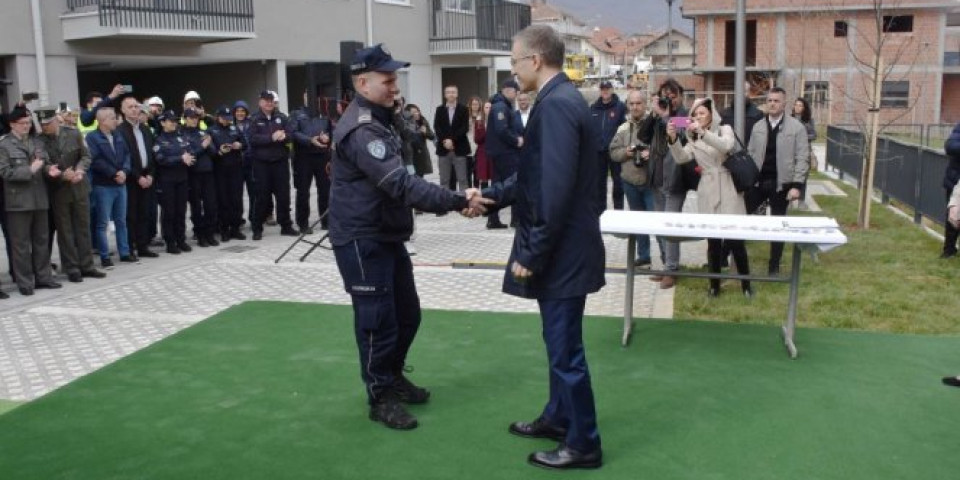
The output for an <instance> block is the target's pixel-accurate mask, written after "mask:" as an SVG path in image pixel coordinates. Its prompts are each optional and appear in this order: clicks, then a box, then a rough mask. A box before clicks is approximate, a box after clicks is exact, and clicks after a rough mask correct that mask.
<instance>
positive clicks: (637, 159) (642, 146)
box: [630, 142, 650, 167]
mask: <svg viewBox="0 0 960 480" xmlns="http://www.w3.org/2000/svg"><path fill="white" fill-rule="evenodd" d="M630 149H631V150H633V165H634V166H635V167H642V166H643V162H645V161H646V160H644V159H643V157H642V156H640V154H641V153H643V152H644V151H645V150H649V149H650V145H647V144H646V143H643V142H640V143H638V144H636V145H633V146H631V147H630Z"/></svg>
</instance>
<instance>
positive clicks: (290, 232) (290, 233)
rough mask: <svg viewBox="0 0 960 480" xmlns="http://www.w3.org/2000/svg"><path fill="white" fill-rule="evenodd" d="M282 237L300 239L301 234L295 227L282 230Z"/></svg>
mask: <svg viewBox="0 0 960 480" xmlns="http://www.w3.org/2000/svg"><path fill="white" fill-rule="evenodd" d="M280 235H281V236H284V237H299V236H300V232H298V231H297V229H296V228H293V227H283V228H281V229H280Z"/></svg>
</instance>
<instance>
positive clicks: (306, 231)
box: [300, 227, 313, 235]
mask: <svg viewBox="0 0 960 480" xmlns="http://www.w3.org/2000/svg"><path fill="white" fill-rule="evenodd" d="M300 233H302V234H304V235H313V229H312V228H310V227H300Z"/></svg>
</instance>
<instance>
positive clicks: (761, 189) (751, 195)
mask: <svg viewBox="0 0 960 480" xmlns="http://www.w3.org/2000/svg"><path fill="white" fill-rule="evenodd" d="M744 200H745V201H746V204H747V213H751V214H752V213H753V212H755V211H757V208H760V205H761V204H762V203H763V202H764V201H765V200H768V201H769V202H770V214H771V215H774V216H786V214H787V205H789V203H790V202H788V201H787V189H783V190H781V191H779V192H778V191H777V180H776V179H775V178H761V179H760V183H759V184H757V185H755V186H753V187H751V188H750V190H747V193H746V195H744ZM782 256H783V242H771V243H770V263H769V266H768V269H769V270H775V269H779V268H780V257H782ZM734 260H736V259H734ZM737 268H740V267H739V266H738V267H737Z"/></svg>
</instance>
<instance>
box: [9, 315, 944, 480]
mask: <svg viewBox="0 0 960 480" xmlns="http://www.w3.org/2000/svg"><path fill="white" fill-rule="evenodd" d="M585 336H586V343H587V348H588V356H589V359H590V365H591V367H592V371H593V376H594V387H595V390H596V394H597V407H598V412H599V421H600V427H601V434H602V437H603V442H604V454H605V460H606V464H605V466H604V467H603V469H601V470H600V471H596V472H569V473H563V474H562V475H563V476H564V478H603V479H631V480H632V479H637V478H643V479H657V480H663V479H738V480H739V479H752V478H756V479H794V478H795V479H844V480H847V479H871V480H874V479H881V478H882V479H886V478H917V479H921V478H922V479H945V478H956V475H957V472H958V471H960V457H958V455H957V454H956V447H957V445H958V444H960V415H958V414H957V413H958V409H960V389H956V388H948V387H944V386H942V385H940V376H942V375H946V374H954V373H960V355H957V352H958V351H960V339H958V338H956V337H925V336H911V335H887V334H874V333H858V332H849V331H830V330H801V331H799V333H798V336H797V341H798V344H799V346H800V349H801V358H800V359H798V360H795V361H791V360H789V359H788V358H787V356H786V354H785V353H784V350H783V348H782V346H781V345H780V343H779V340H778V334H777V329H776V328H773V327H767V326H757V325H731V324H720V323H710V322H678V321H645V322H639V323H638V327H637V329H635V337H634V343H633V345H631V346H630V347H628V348H626V349H622V348H620V346H619V338H620V321H619V320H618V319H613V318H594V319H590V320H589V321H588V323H587V325H586V329H585ZM410 360H411V363H412V364H413V365H414V366H415V367H416V370H415V372H414V373H413V374H412V375H411V378H413V379H414V380H415V381H417V382H418V383H422V384H423V385H425V386H428V387H429V388H431V390H432V392H433V397H432V399H431V403H430V404H428V405H424V406H418V407H414V408H413V409H412V410H413V411H414V413H416V414H417V415H418V417H419V418H420V423H421V426H420V428H419V429H417V430H415V431H412V432H396V431H391V430H388V429H386V428H383V427H382V426H380V425H379V424H375V423H373V422H371V421H370V420H368V419H367V418H366V409H365V405H364V396H363V389H362V386H361V383H360V379H359V372H358V366H357V364H358V361H357V352H356V347H355V344H354V341H353V333H352V322H351V310H350V308H349V307H343V306H327V305H306V304H292V303H268V302H256V303H246V304H243V305H240V306H237V307H234V308H231V309H229V310H226V311H224V312H222V313H220V314H218V315H216V316H214V317H212V318H210V319H208V320H206V321H204V322H202V323H200V324H198V325H196V326H194V327H192V328H189V329H187V330H185V331H183V332H181V333H179V334H177V335H175V336H173V337H170V338H168V339H166V340H164V341H162V342H159V343H157V344H155V345H153V346H151V347H149V348H147V349H144V350H142V351H140V352H138V353H136V354H134V355H131V356H129V357H127V358H125V359H123V360H121V361H118V362H116V363H114V364H112V365H110V366H108V367H106V368H104V369H102V370H100V371H97V372H95V373H93V374H91V375H88V376H86V377H84V378H82V379H79V380H77V381H76V382H73V383H72V384H70V385H68V386H66V387H64V388H62V389H60V390H58V391H56V392H53V393H51V394H50V395H47V396H46V397H43V398H41V399H38V400H36V401H34V402H31V403H27V404H24V405H21V406H19V407H18V408H16V409H15V410H12V411H10V412H8V413H6V414H4V415H2V416H0V478H2V479H3V480H14V479H45V480H49V479H96V480H107V479H131V478H151V479H152V478H162V479H187V478H197V479H306V478H324V479H351V478H362V479H374V478H385V479H445V480H456V479H485V480H486V479H538V478H558V475H561V474H558V473H555V472H549V471H545V470H540V469H537V468H534V467H531V466H529V465H527V464H526V456H527V454H528V453H529V452H530V451H532V450H535V449H543V448H548V447H552V443H550V442H548V441H533V440H527V439H522V438H518V437H514V436H511V435H509V434H508V433H507V432H506V427H507V425H508V424H509V422H511V421H513V420H519V419H532V418H533V417H534V416H536V415H537V413H538V412H539V410H540V409H541V407H542V404H543V402H544V400H545V397H546V378H547V377H546V367H545V355H544V352H543V345H542V341H541V339H540V326H539V320H538V318H537V317H536V316H535V315H518V314H490V313H465V312H442V311H428V312H425V313H424V322H423V326H422V329H421V334H420V337H419V338H418V340H417V343H416V344H415V345H414V350H413V352H412V358H411V359H410Z"/></svg>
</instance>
